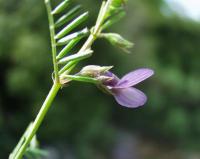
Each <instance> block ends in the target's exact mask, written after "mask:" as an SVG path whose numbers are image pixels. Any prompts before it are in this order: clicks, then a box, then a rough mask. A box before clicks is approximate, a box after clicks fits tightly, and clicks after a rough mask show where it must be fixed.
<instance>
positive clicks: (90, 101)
mask: <svg viewBox="0 0 200 159" xmlns="http://www.w3.org/2000/svg"><path fill="white" fill-rule="evenodd" d="M78 1H79V3H81V4H82V5H83V6H84V8H85V9H88V10H89V11H90V18H89V21H88V23H87V25H88V26H92V25H93V24H94V22H95V18H96V16H97V11H98V9H99V7H100V3H101V1H100V0H84V1H81V0H78ZM126 9H127V16H126V17H125V18H124V19H123V20H122V21H120V22H119V23H117V24H116V25H114V26H113V27H112V28H110V30H107V31H108V32H109V31H111V32H118V33H120V34H121V35H123V36H124V37H126V38H127V39H129V40H131V41H133V42H134V43H135V47H134V48H133V49H132V50H131V52H132V53H131V54H124V53H122V52H121V51H120V50H118V49H116V48H114V47H113V46H111V45H110V44H108V42H107V41H104V40H98V41H97V42H96V43H95V44H94V46H93V49H94V50H95V54H94V56H93V57H92V58H90V59H89V60H86V61H84V62H82V66H84V65H86V64H99V65H114V66H115V67H114V69H113V72H115V73H117V74H118V75H119V76H120V77H121V76H122V75H123V74H125V73H127V72H129V71H131V70H133V69H136V68H140V67H149V68H152V69H154V70H155V75H154V77H153V78H151V79H149V80H147V81H145V82H144V83H143V84H142V85H138V88H140V89H141V90H143V91H144V92H145V93H146V94H147V96H148V98H149V99H148V103H147V104H146V105H145V106H144V107H141V108H139V109H127V108H123V107H121V106H119V105H118V104H117V103H116V102H115V101H114V99H113V98H112V97H110V96H107V95H105V94H103V93H102V92H101V91H99V90H98V89H97V88H95V87H94V86H93V85H89V84H84V85H83V84H82V83H76V82H73V83H71V85H70V86H68V87H66V88H64V89H62V90H61V91H60V93H59V94H58V96H57V98H56V100H55V102H54V103H53V105H52V108H51V109H50V111H49V112H48V115H47V116H46V118H45V121H44V122H43V124H42V126H41V127H40V129H39V131H38V139H39V140H40V141H41V147H42V148H44V149H46V150H48V151H49V153H50V156H49V157H48V159H64V158H66V159H169V158H170V159H199V158H200V153H199V152H200V107H199V106H200V82H199V81H200V74H199V71H200V54H199V51H200V24H199V23H198V22H194V21H192V20H190V19H186V18H183V17H180V16H177V15H176V13H175V12H173V11H172V10H171V9H170V7H169V6H168V5H167V4H166V3H165V2H164V1H163V0H151V1H149V0H142V1H141V0H130V1H129V3H128V5H127V8H126ZM79 68H81V65H79ZM51 72H52V64H51V53H50V41H49V29H48V21H47V15H46V10H45V7H44V4H43V1H42V0H20V1H19V0H6V1H5V0H0V158H2V159H4V158H7V157H8V154H9V153H10V152H11V150H12V149H13V148H14V146H15V145H16V143H17V141H18V140H19V138H20V136H21V135H22V133H23V131H24V130H25V128H26V127H27V125H28V124H29V122H30V121H31V120H33V119H34V118H35V116H36V114H37V112H38V110H39V108H40V105H41V104H42V101H43V100H44V99H45V96H46V94H47V93H48V91H49V89H50V87H51V84H52V80H51Z"/></svg>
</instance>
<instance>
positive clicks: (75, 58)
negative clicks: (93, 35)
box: [58, 50, 93, 64]
mask: <svg viewBox="0 0 200 159" xmlns="http://www.w3.org/2000/svg"><path fill="white" fill-rule="evenodd" d="M92 53H93V51H92V50H86V51H85V52H83V53H78V54H74V55H70V56H67V57H65V58H63V59H61V60H59V61H58V64H66V63H68V62H70V61H80V60H83V59H86V58H88V57H90V56H91V55H92Z"/></svg>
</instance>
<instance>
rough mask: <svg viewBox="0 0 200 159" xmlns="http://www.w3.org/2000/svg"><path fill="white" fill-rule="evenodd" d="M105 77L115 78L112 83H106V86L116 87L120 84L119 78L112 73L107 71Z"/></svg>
mask: <svg viewBox="0 0 200 159" xmlns="http://www.w3.org/2000/svg"><path fill="white" fill-rule="evenodd" d="M104 75H105V76H108V77H112V78H113V79H112V80H110V81H106V82H104V84H105V85H106V86H110V87H114V86H115V85H116V84H117V83H118V82H119V78H118V77H117V76H116V75H115V74H114V73H112V72H110V71H107V72H106V73H105V74H104Z"/></svg>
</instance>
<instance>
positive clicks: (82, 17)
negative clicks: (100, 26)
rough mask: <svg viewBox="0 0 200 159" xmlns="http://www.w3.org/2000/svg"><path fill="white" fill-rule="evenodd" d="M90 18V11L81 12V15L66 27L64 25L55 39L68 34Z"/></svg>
mask: <svg viewBox="0 0 200 159" xmlns="http://www.w3.org/2000/svg"><path fill="white" fill-rule="evenodd" d="M87 18H88V12H85V13H83V14H81V15H80V16H79V17H77V18H76V19H75V20H73V21H72V22H71V23H69V24H68V25H67V26H66V27H64V28H63V29H62V30H61V31H60V32H59V33H58V34H57V35H56V36H55V39H60V38H62V37H63V36H65V35H66V34H68V33H69V32H70V31H71V30H73V29H74V28H76V27H77V26H78V25H79V24H81V23H82V22H84V21H85V20H86V19H87Z"/></svg>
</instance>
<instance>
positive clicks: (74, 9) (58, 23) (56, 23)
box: [55, 5, 81, 27]
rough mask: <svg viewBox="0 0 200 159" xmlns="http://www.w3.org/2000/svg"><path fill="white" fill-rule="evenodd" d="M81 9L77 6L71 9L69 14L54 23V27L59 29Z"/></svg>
mask: <svg viewBox="0 0 200 159" xmlns="http://www.w3.org/2000/svg"><path fill="white" fill-rule="evenodd" d="M80 8H81V5H78V6H76V7H74V8H72V9H71V10H70V11H69V12H67V13H66V14H64V15H63V16H61V17H60V18H59V19H58V20H57V21H56V22H55V27H60V26H62V25H63V24H65V23H67V22H68V21H70V20H71V19H73V18H74V17H75V16H77V14H78V13H79V11H80Z"/></svg>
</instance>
